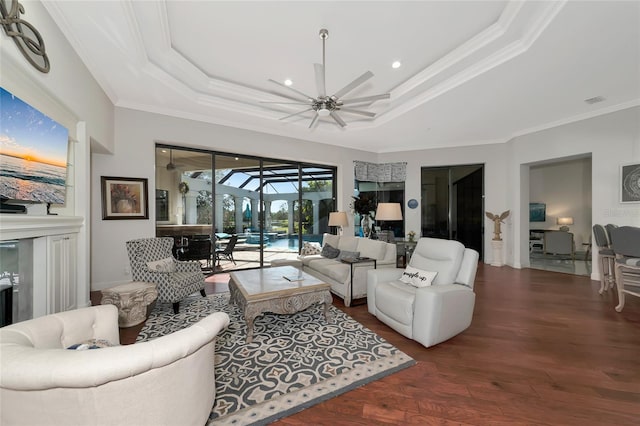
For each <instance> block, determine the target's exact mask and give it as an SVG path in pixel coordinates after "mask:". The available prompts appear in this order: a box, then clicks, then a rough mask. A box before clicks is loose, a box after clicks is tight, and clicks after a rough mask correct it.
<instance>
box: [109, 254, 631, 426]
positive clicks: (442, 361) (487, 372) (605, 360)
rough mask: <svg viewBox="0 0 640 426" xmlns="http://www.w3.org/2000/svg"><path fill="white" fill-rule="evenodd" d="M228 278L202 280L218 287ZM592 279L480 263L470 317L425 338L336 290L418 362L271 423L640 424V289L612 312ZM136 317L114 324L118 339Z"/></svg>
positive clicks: (611, 298)
mask: <svg viewBox="0 0 640 426" xmlns="http://www.w3.org/2000/svg"><path fill="white" fill-rule="evenodd" d="M226 279H227V277H226V276H224V275H221V276H217V277H214V278H212V279H211V281H213V282H211V283H208V285H207V292H214V291H226V284H225V282H226ZM598 288H599V283H597V282H595V281H591V280H590V279H589V278H588V277H585V276H576V275H569V274H562V273H556V272H548V271H541V270H533V269H522V270H517V269H512V268H509V267H502V268H497V267H492V266H488V265H481V266H480V267H479V269H478V275H477V278H476V283H475V291H476V294H477V298H476V306H475V312H474V318H473V323H472V324H471V327H470V328H469V329H468V330H466V331H465V332H464V333H462V334H460V335H458V336H456V337H454V338H453V339H450V340H449V341H447V342H444V343H441V344H439V345H437V346H435V347H432V348H428V349H427V348H424V347H423V346H421V345H419V344H417V343H415V342H413V341H411V340H408V339H406V338H404V337H402V336H401V335H399V334H398V333H396V332H394V331H393V330H391V329H390V328H389V327H387V326H386V325H384V324H382V323H381V322H380V321H378V320H377V319H376V318H375V317H373V316H371V315H370V314H369V313H368V312H367V307H366V305H363V306H357V307H352V308H345V307H344V304H343V303H342V302H341V301H340V300H339V299H337V298H334V304H335V305H336V306H337V307H338V308H340V309H342V310H344V311H345V312H347V313H348V314H349V315H351V316H352V317H353V318H355V319H356V320H357V321H359V322H361V323H362V324H364V325H365V326H367V327H368V328H369V329H371V330H373V331H375V332H376V333H378V334H379V335H380V336H382V337H384V338H385V339H386V340H388V341H389V342H391V343H392V344H394V345H395V346H396V347H398V348H399V349H401V350H402V351H404V352H405V353H407V354H408V355H410V356H412V357H413V358H414V359H415V360H416V361H417V365H415V366H413V367H410V368H408V369H405V370H403V371H400V372H398V373H396V374H393V375H391V376H388V377H385V378H383V379H381V380H378V381H375V382H373V383H370V384H367V385H365V386H362V387H360V388H358V389H355V390H353V391H351V392H348V393H346V394H343V395H340V396H338V397H336V398H333V399H330V400H328V401H326V402H323V403H321V404H318V405H315V406H313V407H311V408H308V409H306V410H304V411H301V412H300V413H297V414H294V415H292V416H290V417H287V418H284V419H282V420H280V421H278V422H276V423H275V424H279V425H310V424H312V425H316V424H323V425H324V424H335V425H344V424H351V425H354V424H355V425H358V424H359V425H375V424H379V425H385V424H420V425H431V424H438V425H449V424H456V425H461V424H462V425H464V424H469V425H489V424H490V425H500V424H509V425H515V424H520V425H639V424H640V298H636V297H627V303H626V306H625V309H624V310H623V311H622V312H621V313H617V312H615V310H614V306H615V305H616V304H617V294H616V292H615V290H610V291H609V292H608V293H606V294H605V295H602V296H601V295H599V294H598ZM96 297H97V296H96ZM136 328H137V330H136ZM140 328H141V326H140V327H132V328H131V329H122V330H121V331H122V333H121V334H122V343H131V342H133V341H135V337H136V335H137V333H138V331H139V330H140Z"/></svg>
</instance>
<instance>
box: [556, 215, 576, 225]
mask: <svg viewBox="0 0 640 426" xmlns="http://www.w3.org/2000/svg"><path fill="white" fill-rule="evenodd" d="M556 222H557V224H558V225H573V218H572V217H559V218H557V219H556Z"/></svg>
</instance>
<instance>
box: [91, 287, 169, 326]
mask: <svg viewBox="0 0 640 426" xmlns="http://www.w3.org/2000/svg"><path fill="white" fill-rule="evenodd" d="M157 298H158V291H157V290H156V285H155V284H153V283H145V282H131V283H127V284H122V285H118V286H115V287H111V288H108V289H105V290H102V301H101V302H100V303H102V304H103V305H106V304H111V305H116V307H117V308H118V325H119V326H120V327H122V328H124V327H131V326H134V325H138V324H140V323H141V322H143V321H144V320H146V319H147V317H148V314H149V312H150V311H151V308H152V307H153V305H151V304H152V303H153V302H155V300H156V299H157Z"/></svg>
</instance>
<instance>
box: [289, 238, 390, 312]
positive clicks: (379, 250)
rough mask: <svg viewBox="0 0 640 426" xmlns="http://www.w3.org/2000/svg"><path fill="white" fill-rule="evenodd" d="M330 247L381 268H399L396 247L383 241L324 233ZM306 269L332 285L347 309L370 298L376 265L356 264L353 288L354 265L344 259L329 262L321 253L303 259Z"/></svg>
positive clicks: (324, 243) (323, 242) (305, 270)
mask: <svg viewBox="0 0 640 426" xmlns="http://www.w3.org/2000/svg"><path fill="white" fill-rule="evenodd" d="M326 244H329V245H331V246H332V247H334V248H337V249H339V250H340V251H341V253H358V255H359V256H360V257H369V258H372V259H376V267H377V268H378V269H384V268H395V267H396V245H395V244H390V243H385V242H383V241H377V240H371V239H369V238H360V237H352V236H340V235H332V234H324V235H323V237H322V247H323V248H324V246H325V245H326ZM299 259H300V261H301V262H302V270H303V271H304V272H307V273H308V274H310V275H313V276H314V277H316V278H319V279H321V280H323V281H325V282H327V283H329V284H331V292H333V293H334V294H336V295H338V296H339V297H341V298H342V299H344V304H345V306H351V301H352V300H353V299H359V298H363V297H366V296H367V270H368V269H372V268H373V264H372V262H365V263H360V264H354V265H353V285H351V284H352V283H351V265H349V264H347V263H343V262H342V261H341V260H340V258H335V259H327V258H326V257H322V255H320V254H314V255H306V256H304V255H303V256H300V257H299Z"/></svg>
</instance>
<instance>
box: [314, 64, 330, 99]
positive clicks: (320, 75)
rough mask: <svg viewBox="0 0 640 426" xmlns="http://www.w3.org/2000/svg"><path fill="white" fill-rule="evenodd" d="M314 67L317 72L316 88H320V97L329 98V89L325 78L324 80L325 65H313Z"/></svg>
mask: <svg viewBox="0 0 640 426" xmlns="http://www.w3.org/2000/svg"><path fill="white" fill-rule="evenodd" d="M313 67H314V68H315V70H316V87H317V88H318V96H320V97H324V96H327V89H326V88H325V78H324V65H322V64H313Z"/></svg>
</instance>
